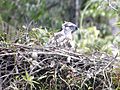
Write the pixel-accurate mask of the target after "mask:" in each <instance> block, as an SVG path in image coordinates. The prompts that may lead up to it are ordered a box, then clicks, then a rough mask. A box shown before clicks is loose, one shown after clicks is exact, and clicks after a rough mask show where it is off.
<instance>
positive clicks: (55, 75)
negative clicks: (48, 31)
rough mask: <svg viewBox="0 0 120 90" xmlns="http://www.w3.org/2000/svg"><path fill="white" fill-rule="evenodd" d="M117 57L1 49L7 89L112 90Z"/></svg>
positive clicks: (2, 77) (13, 47)
mask: <svg viewBox="0 0 120 90" xmlns="http://www.w3.org/2000/svg"><path fill="white" fill-rule="evenodd" d="M115 62H117V59H116V58H115V57H112V56H110V55H108V54H106V53H100V52H94V53H92V54H89V55H88V54H87V55H86V54H80V53H77V52H73V51H70V50H65V49H60V48H37V47H30V46H24V45H20V44H19V45H17V44H12V45H10V46H9V48H3V47H1V48H0V82H1V83H0V87H1V88H2V89H3V90H18V89H19V90H30V89H31V88H32V89H33V90H41V89H43V88H44V90H48V89H49V90H55V89H56V90H80V89H82V90H87V89H91V90H92V89H94V90H103V89H104V90H110V89H113V88H115V87H114V85H113V80H112V79H111V77H112V76H113V75H114V72H113V67H114V63H115Z"/></svg>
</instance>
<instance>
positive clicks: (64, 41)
mask: <svg viewBox="0 0 120 90" xmlns="http://www.w3.org/2000/svg"><path fill="white" fill-rule="evenodd" d="M76 30H78V27H77V25H75V24H74V23H72V22H65V23H63V24H62V27H61V31H60V32H57V33H54V35H53V37H52V38H51V39H50V40H49V41H48V42H47V44H46V47H59V48H71V47H72V44H71V41H72V34H73V33H74V32H75V31H76Z"/></svg>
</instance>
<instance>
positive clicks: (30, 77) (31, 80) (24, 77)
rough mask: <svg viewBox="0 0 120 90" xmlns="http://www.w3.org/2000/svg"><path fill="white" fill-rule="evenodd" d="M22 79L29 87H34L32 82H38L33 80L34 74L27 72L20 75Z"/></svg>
mask: <svg viewBox="0 0 120 90" xmlns="http://www.w3.org/2000/svg"><path fill="white" fill-rule="evenodd" d="M22 78H23V80H25V81H26V83H27V84H28V85H30V88H31V90H32V88H35V86H34V84H39V83H38V82H36V81H34V76H30V75H29V74H28V72H25V76H22Z"/></svg>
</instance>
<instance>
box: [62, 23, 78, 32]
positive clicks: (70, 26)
mask: <svg viewBox="0 0 120 90" xmlns="http://www.w3.org/2000/svg"><path fill="white" fill-rule="evenodd" d="M77 29H78V27H77V25H75V24H74V23H72V22H65V23H63V24H62V30H63V31H64V33H65V34H67V33H73V32H75V31H76V30H77Z"/></svg>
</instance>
